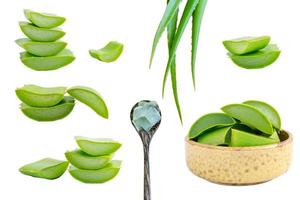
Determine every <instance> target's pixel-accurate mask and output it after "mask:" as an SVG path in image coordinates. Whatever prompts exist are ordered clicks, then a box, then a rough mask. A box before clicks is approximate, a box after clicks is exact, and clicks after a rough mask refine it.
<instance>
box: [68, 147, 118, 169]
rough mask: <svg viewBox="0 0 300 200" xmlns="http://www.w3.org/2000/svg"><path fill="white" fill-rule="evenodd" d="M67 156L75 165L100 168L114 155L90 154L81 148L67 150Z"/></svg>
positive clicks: (82, 167)
mask: <svg viewBox="0 0 300 200" xmlns="http://www.w3.org/2000/svg"><path fill="white" fill-rule="evenodd" d="M65 156H66V158H67V160H68V161H69V162H70V163H71V164H72V165H73V166H75V167H77V168H79V169H87V170H95V169H100V168H102V167H104V166H105V165H106V164H107V163H109V161H111V159H112V155H105V156H90V155H88V154H86V153H84V152H83V151H81V150H79V149H77V150H74V151H67V152H66V153H65Z"/></svg>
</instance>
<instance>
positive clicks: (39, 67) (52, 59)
mask: <svg viewBox="0 0 300 200" xmlns="http://www.w3.org/2000/svg"><path fill="white" fill-rule="evenodd" d="M20 59H21V61H22V63H23V64H24V65H25V66H27V67H29V68H31V69H33V70H36V71H49V70H56V69H59V68H62V67H64V66H66V65H68V64H70V63H71V62H73V61H74V60H75V57H74V55H73V53H72V52H71V51H70V50H69V49H64V50H62V51H61V52H59V53H58V54H57V55H55V56H48V57H38V56H34V55H32V54H30V53H28V52H22V53H21V54H20Z"/></svg>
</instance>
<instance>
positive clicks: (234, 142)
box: [230, 129, 277, 147]
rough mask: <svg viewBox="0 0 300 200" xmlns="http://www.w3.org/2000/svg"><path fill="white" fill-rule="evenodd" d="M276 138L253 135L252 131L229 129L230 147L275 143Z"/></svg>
mask: <svg viewBox="0 0 300 200" xmlns="http://www.w3.org/2000/svg"><path fill="white" fill-rule="evenodd" d="M275 143H277V141H276V140H274V139H271V138H268V137H264V136H259V135H255V134H253V133H248V132H245V131H240V130H235V129H232V130H231V142H230V146H232V147H248V146H261V145H268V144H275Z"/></svg>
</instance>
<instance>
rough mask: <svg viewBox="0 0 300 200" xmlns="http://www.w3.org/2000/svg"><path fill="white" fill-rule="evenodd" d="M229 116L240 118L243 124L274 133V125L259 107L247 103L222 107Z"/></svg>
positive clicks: (267, 132) (269, 133)
mask: <svg viewBox="0 0 300 200" xmlns="http://www.w3.org/2000/svg"><path fill="white" fill-rule="evenodd" d="M221 109H222V110H223V112H225V113H226V114H228V115H229V116H231V117H233V118H235V119H238V120H239V121H241V122H242V123H243V124H246V125H248V126H250V127H252V128H255V129H257V130H260V131H261V132H263V133H265V134H268V135H272V134H273V126H272V124H271V122H270V120H269V119H268V118H267V117H266V116H265V115H264V114H263V113H262V112H261V111H260V110H258V109H257V108H255V107H253V106H249V105H246V104H230V105H227V106H224V107H222V108H221Z"/></svg>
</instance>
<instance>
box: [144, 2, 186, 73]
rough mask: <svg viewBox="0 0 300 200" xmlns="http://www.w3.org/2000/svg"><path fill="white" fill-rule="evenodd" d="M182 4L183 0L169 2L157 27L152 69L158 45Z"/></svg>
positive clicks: (152, 51) (152, 54)
mask: <svg viewBox="0 0 300 200" xmlns="http://www.w3.org/2000/svg"><path fill="white" fill-rule="evenodd" d="M180 2H181V0H170V1H169V2H168V5H167V7H166V9H165V12H164V14H163V17H162V18H161V21H160V23H159V25H158V27H157V30H156V33H155V36H154V39H153V43H152V50H151V56H150V64H149V67H151V64H152V60H153V57H154V54H155V50H156V47H157V44H158V42H159V40H160V38H161V36H162V34H163V32H164V30H165V29H166V27H167V26H168V24H169V23H170V22H171V21H172V19H173V18H174V16H175V15H176V13H177V12H178V7H179V4H180Z"/></svg>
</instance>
